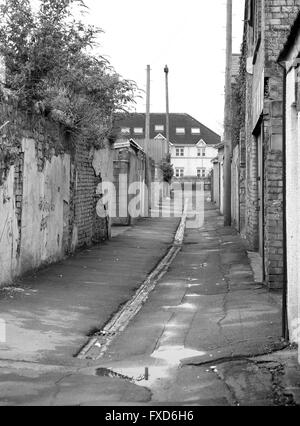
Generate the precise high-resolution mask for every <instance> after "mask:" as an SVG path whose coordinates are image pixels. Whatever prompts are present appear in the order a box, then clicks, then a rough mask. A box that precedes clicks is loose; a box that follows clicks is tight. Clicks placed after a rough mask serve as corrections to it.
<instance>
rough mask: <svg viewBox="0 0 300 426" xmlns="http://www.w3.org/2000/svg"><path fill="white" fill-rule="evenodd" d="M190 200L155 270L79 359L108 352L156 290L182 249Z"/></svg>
mask: <svg viewBox="0 0 300 426" xmlns="http://www.w3.org/2000/svg"><path fill="white" fill-rule="evenodd" d="M188 205H189V201H188V200H187V201H186V202H185V206H184V211H183V215H182V217H181V221H180V224H179V227H178V229H177V232H176V235H175V238H174V242H173V245H172V247H171V248H170V249H169V251H168V253H167V254H166V255H165V256H164V257H163V259H162V260H161V261H160V263H159V264H158V265H157V267H156V268H155V269H154V271H152V272H151V274H150V275H149V276H148V277H147V279H146V280H145V281H144V282H143V284H142V285H141V286H140V287H139V289H138V290H137V291H136V293H135V294H134V296H133V297H132V298H131V299H130V300H129V301H128V302H127V303H126V304H125V305H124V306H123V307H122V308H121V309H120V311H119V312H117V313H116V314H115V315H114V316H113V318H112V319H111V320H110V321H109V322H108V323H107V324H106V326H105V327H104V328H103V330H102V331H101V332H100V333H99V335H97V336H95V337H93V338H92V339H91V340H90V341H89V342H88V344H87V345H86V346H85V347H84V348H83V349H82V350H81V351H80V353H79V354H78V355H77V358H79V359H93V360H98V359H99V358H101V357H102V356H103V355H104V353H105V352H106V350H107V348H108V346H109V345H110V344H111V342H112V341H113V339H114V338H115V337H116V336H117V334H118V333H120V332H122V331H123V330H124V329H125V328H126V327H127V326H128V324H129V322H130V321H131V320H132V319H133V318H134V317H135V316H136V315H137V314H138V312H139V311H140V310H141V308H142V306H143V305H144V303H145V302H146V300H147V299H148V297H149V295H150V293H151V292H152V291H153V290H154V288H155V287H156V285H157V283H158V282H159V281H160V280H161V278H162V277H163V276H164V275H165V274H166V272H167V271H168V269H169V267H170V265H171V264H172V262H173V261H174V259H175V257H176V256H177V254H178V253H179V251H180V250H181V246H182V243H183V239H184V232H185V227H186V220H187V214H188Z"/></svg>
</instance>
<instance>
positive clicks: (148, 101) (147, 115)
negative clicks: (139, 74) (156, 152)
mask: <svg viewBox="0 0 300 426" xmlns="http://www.w3.org/2000/svg"><path fill="white" fill-rule="evenodd" d="M150 78H151V68H150V65H147V112H146V131H145V136H146V143H147V144H149V143H150V90H151V87H150V85H151V80H150Z"/></svg>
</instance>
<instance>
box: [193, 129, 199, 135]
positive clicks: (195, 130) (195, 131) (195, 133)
mask: <svg viewBox="0 0 300 426" xmlns="http://www.w3.org/2000/svg"><path fill="white" fill-rule="evenodd" d="M200 134H201V130H200V127H193V128H192V135H200Z"/></svg>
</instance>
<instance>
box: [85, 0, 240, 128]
mask: <svg viewBox="0 0 300 426" xmlns="http://www.w3.org/2000/svg"><path fill="white" fill-rule="evenodd" d="M86 4H87V5H88V6H89V8H90V14H89V15H87V16H86V18H85V19H86V20H88V21H89V22H91V23H93V24H96V25H98V26H100V27H101V28H102V29H103V30H104V32H105V33H104V34H102V35H101V37H100V53H101V54H102V55H104V56H106V57H107V58H108V59H109V60H110V62H111V63H112V65H113V66H114V67H115V69H116V71H117V72H118V73H119V74H121V75H122V76H123V77H124V78H127V79H132V80H134V81H136V82H137V84H138V86H139V87H140V88H141V89H144V90H145V89H146V66H147V64H149V65H151V69H152V74H151V85H152V87H151V111H152V112H163V111H165V81H164V78H165V77H164V72H163V69H164V66H165V64H168V66H169V69H170V76H169V78H170V81H169V85H170V111H171V112H182V113H188V114H190V115H192V116H193V117H195V118H196V119H198V120H199V121H201V122H202V123H203V124H205V125H207V126H208V127H210V128H211V129H213V130H215V131H217V132H218V133H220V134H221V132H222V127H223V115H224V97H223V92H224V81H225V73H224V70H225V42H226V32H225V31H226V0H212V1H209V0H185V1H182V0H151V1H149V0H148V1H146V0H86ZM233 15H234V16H233V18H234V29H233V32H234V39H233V50H234V53H238V52H239V51H240V45H241V42H242V31H243V17H244V0H233ZM145 108H146V107H145V98H144V99H140V100H138V103H137V105H136V110H137V111H138V112H145Z"/></svg>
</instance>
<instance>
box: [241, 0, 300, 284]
mask: <svg viewBox="0 0 300 426" xmlns="http://www.w3.org/2000/svg"><path fill="white" fill-rule="evenodd" d="M248 3H249V1H248V0H246V10H247V8H248ZM299 7H300V0H259V1H257V2H256V13H255V16H254V17H253V20H252V22H253V24H254V25H253V27H252V26H250V25H249V24H248V21H247V19H246V23H245V27H244V43H243V49H242V56H243V58H244V60H247V58H248V72H247V73H246V71H245V72H244V76H245V80H244V103H245V127H244V128H243V124H242V123H241V128H240V132H241V133H240V141H239V143H240V153H241V164H242V165H243V163H244V164H245V167H246V170H245V173H243V172H242V173H241V176H240V184H241V191H243V184H244V183H245V185H244V187H245V188H244V197H245V210H244V211H245V216H244V217H245V236H246V238H247V240H248V242H249V246H250V249H252V250H258V248H259V232H260V230H259V200H258V199H259V193H258V188H259V182H258V176H259V170H258V151H257V148H258V142H257V140H258V139H257V138H262V141H263V142H262V143H263V162H264V176H263V191H264V199H263V227H264V235H263V238H264V269H265V270H264V272H265V278H266V282H267V284H268V285H269V286H270V287H271V288H278V287H280V286H281V285H282V280H283V272H284V271H283V176H282V169H283V162H282V161H283V156H282V118H283V117H282V102H283V79H282V77H283V72H282V69H281V68H280V66H279V65H278V64H277V57H278V54H279V52H280V50H281V49H282V47H283V44H284V41H285V39H286V36H287V34H288V32H289V29H290V27H291V24H292V22H293V20H294V18H295V16H296V14H297V12H298V11H299ZM249 58H253V69H252V71H251V69H250V67H251V63H250V62H249V61H250V60H249ZM262 86H263V92H262V90H261V87H262ZM254 135H255V136H254ZM243 152H244V153H245V161H243V159H242V157H243ZM242 182H243V183H242ZM241 200H242V192H240V205H242V204H241V203H242V201H241ZM242 212H243V208H242V209H241V217H243V213H242ZM242 220H243V219H242Z"/></svg>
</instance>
